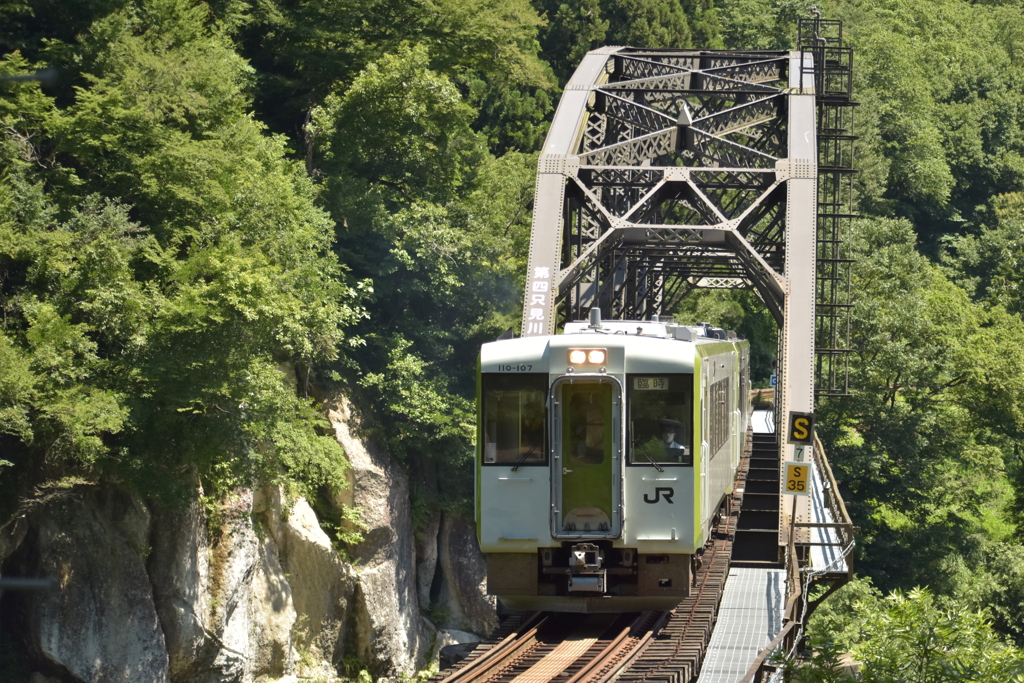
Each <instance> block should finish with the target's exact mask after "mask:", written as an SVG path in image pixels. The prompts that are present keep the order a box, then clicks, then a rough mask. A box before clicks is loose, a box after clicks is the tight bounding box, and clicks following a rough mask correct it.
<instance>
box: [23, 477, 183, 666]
mask: <svg viewBox="0 0 1024 683" xmlns="http://www.w3.org/2000/svg"><path fill="white" fill-rule="evenodd" d="M32 521H33V522H34V523H33V524H31V527H30V529H29V532H28V535H27V537H26V539H25V541H24V543H23V544H22V547H21V548H20V549H19V551H18V552H17V553H16V554H15V556H14V557H13V558H12V560H13V564H14V566H13V567H12V569H13V570H14V571H12V572H9V573H12V574H16V575H17V574H20V575H23V576H49V577H53V578H55V579H56V580H57V583H58V589H57V590H55V591H48V592H41V593H38V594H36V595H33V596H25V597H24V598H23V599H22V601H21V605H22V610H23V612H22V613H23V618H24V621H25V624H26V626H27V629H26V631H25V633H24V634H23V635H24V637H25V638H26V640H27V643H26V645H27V646H28V648H29V650H30V651H31V652H34V653H35V654H36V656H37V657H38V658H39V660H40V661H41V662H47V663H48V665H49V667H50V668H52V669H53V670H54V671H60V672H63V673H65V674H66V675H67V676H70V677H73V678H74V679H75V680H80V681H90V682H95V683H114V682H121V681H123V682H124V683H134V682H135V681H147V682H152V683H164V682H165V681H168V680H169V676H168V660H167V650H166V647H165V643H164V634H163V631H162V630H161V628H160V620H159V619H158V617H157V612H156V607H155V606H154V604H153V593H152V589H151V588H150V584H149V577H148V575H147V574H146V568H145V565H144V563H143V560H142V556H143V555H145V554H146V553H147V552H148V532H149V522H150V519H149V513H148V511H147V510H146V508H145V507H144V506H143V505H142V504H141V503H139V502H138V501H137V500H135V499H133V498H132V497H131V496H129V495H127V494H124V493H121V492H118V491H90V492H88V493H85V494H83V495H80V496H79V495H76V496H68V497H65V498H63V499H61V500H59V501H57V502H54V503H51V504H50V505H48V506H47V510H46V514H45V515H36V516H35V517H34V519H33V520H32Z"/></svg>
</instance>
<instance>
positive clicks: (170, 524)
mask: <svg viewBox="0 0 1024 683" xmlns="http://www.w3.org/2000/svg"><path fill="white" fill-rule="evenodd" d="M153 522H154V523H153V534H152V537H151V538H152V543H153V551H152V553H150V556H149V561H148V563H147V569H148V570H149V578H150V582H151V583H152V585H153V598H154V601H155V603H156V609H157V614H158V615H159V616H160V624H161V626H162V628H163V632H164V640H165V642H166V645H167V658H168V664H169V667H170V676H171V680H172V681H175V683H185V682H187V681H199V680H203V676H204V672H205V671H206V669H207V668H208V666H209V664H210V663H211V662H212V661H213V659H214V658H215V657H216V654H217V652H216V651H217V649H218V648H219V647H220V643H219V642H218V640H219V639H218V638H217V636H216V635H215V634H214V633H213V632H212V630H211V628H210V624H209V618H210V594H209V585H210V547H209V540H208V537H207V532H206V522H207V519H206V514H205V510H204V508H203V507H202V506H201V505H200V504H199V503H198V502H193V503H192V504H191V505H189V506H188V507H185V508H181V509H177V508H171V509H164V508H161V507H155V508H154V514H153Z"/></svg>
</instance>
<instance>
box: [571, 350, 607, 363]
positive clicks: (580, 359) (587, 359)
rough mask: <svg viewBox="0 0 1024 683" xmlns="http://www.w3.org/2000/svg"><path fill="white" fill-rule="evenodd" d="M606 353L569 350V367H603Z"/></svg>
mask: <svg viewBox="0 0 1024 683" xmlns="http://www.w3.org/2000/svg"><path fill="white" fill-rule="evenodd" d="M607 359H608V352H607V351H605V350H604V349H570V350H569V364H570V365H604V364H605V361H606V360H607Z"/></svg>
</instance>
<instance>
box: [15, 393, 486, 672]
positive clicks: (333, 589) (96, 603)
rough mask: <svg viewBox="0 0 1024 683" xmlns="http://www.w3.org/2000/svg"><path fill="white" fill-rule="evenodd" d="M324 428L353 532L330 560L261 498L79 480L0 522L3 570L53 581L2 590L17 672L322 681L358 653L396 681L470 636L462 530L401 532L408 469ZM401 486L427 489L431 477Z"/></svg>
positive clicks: (479, 568)
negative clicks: (332, 442)
mask: <svg viewBox="0 0 1024 683" xmlns="http://www.w3.org/2000/svg"><path fill="white" fill-rule="evenodd" d="M330 418H331V421H332V423H333V426H334V428H335V431H336V434H337V438H338V440H339V441H340V442H341V444H342V445H343V447H344V448H345V450H346V454H347V456H348V458H349V460H350V462H351V465H352V467H351V471H350V473H349V480H350V487H349V489H348V491H346V492H344V494H343V495H342V496H340V497H339V500H338V501H336V504H337V505H348V506H351V507H355V508H357V509H358V510H360V511H361V514H362V520H363V522H364V523H365V530H364V532H363V536H364V539H363V541H362V542H361V543H359V544H357V545H355V546H353V547H349V548H347V549H346V553H345V556H344V558H343V556H341V555H339V553H338V552H337V550H336V548H335V547H334V544H333V543H332V539H331V538H330V537H329V536H328V534H326V533H325V532H324V530H323V529H321V527H320V524H319V522H318V520H317V517H316V514H315V513H314V511H313V508H312V507H311V506H310V505H309V504H308V503H307V501H305V500H304V499H302V498H296V499H289V498H288V497H286V496H284V495H283V494H282V492H281V490H279V489H276V488H268V489H264V490H261V491H259V492H255V493H254V492H252V491H249V490H246V489H239V490H237V491H235V492H234V493H233V494H232V495H230V496H228V497H227V498H226V499H225V500H222V501H221V502H220V504H219V505H217V506H215V507H207V506H208V503H201V502H198V501H199V500H201V492H197V493H199V494H200V496H197V498H196V501H195V502H193V503H192V504H191V505H185V506H183V507H172V506H167V505H163V504H157V503H144V502H142V501H141V500H140V499H138V498H137V497H136V496H133V495H131V494H129V493H127V492H125V491H122V490H119V489H116V488H111V487H107V488H101V487H91V486H84V487H83V486H79V487H77V488H75V489H73V490H71V491H61V492H59V493H58V494H55V495H52V496H50V497H47V498H46V499H43V500H39V501H37V502H36V503H35V505H34V507H33V508H31V510H30V511H29V512H28V513H27V514H26V515H25V516H24V517H23V518H21V519H18V520H17V521H15V522H12V523H10V524H8V525H7V527H5V528H4V529H0V562H2V563H3V564H2V573H3V574H5V575H8V576H19V575H20V576H53V577H55V578H56V579H57V580H58V582H59V586H60V587H59V590H57V591H54V592H51V593H46V594H32V595H12V594H8V595H5V596H3V601H4V602H3V610H4V615H5V623H4V624H0V628H4V629H5V631H6V636H5V637H11V636H12V635H13V636H14V637H16V638H21V639H22V640H24V642H25V644H26V650H25V651H26V652H29V653H30V654H29V656H28V657H27V660H26V661H25V662H23V664H24V667H28V668H27V670H28V671H35V672H36V673H35V674H33V675H34V676H35V678H37V679H39V680H46V679H47V677H50V678H55V679H57V680H60V681H62V682H63V683H68V682H70V681H89V682H92V681H97V682H101V683H105V682H106V681H125V682H127V681H133V682H134V681H145V682H147V683H163V682H165V681H166V682H167V683H221V682H223V683H227V682H229V681H230V682H238V683H251V682H255V681H257V680H259V681H264V680H273V679H279V678H282V677H292V678H294V677H295V676H299V677H314V678H317V679H321V680H336V679H335V670H336V668H337V667H338V666H339V665H340V664H341V663H342V662H345V663H346V666H347V667H349V666H350V664H351V662H352V661H353V660H357V661H358V662H359V666H360V667H361V668H366V669H368V670H369V672H370V673H371V675H373V676H374V677H375V678H381V677H387V678H391V679H398V678H401V677H403V676H409V675H411V674H413V673H415V672H416V671H417V670H420V669H422V668H424V667H425V666H426V665H427V664H428V663H429V661H430V659H431V657H432V656H433V657H436V656H437V649H438V648H439V647H441V646H442V645H445V644H449V643H456V642H467V641H472V640H474V639H476V638H478V636H479V635H486V634H487V633H488V632H489V631H490V630H491V628H492V627H493V626H494V624H495V622H496V620H495V617H494V602H493V600H489V599H488V598H487V597H486V596H484V595H483V586H484V573H483V569H484V563H483V557H482V555H481V554H480V553H479V550H478V549H477V547H476V540H475V534H474V532H473V526H472V524H471V523H469V522H466V521H458V520H456V519H454V518H451V519H448V518H447V517H445V518H444V519H442V514H441V512H440V511H431V512H430V513H428V514H427V515H426V519H425V520H421V522H420V534H419V537H418V538H414V534H413V523H412V512H411V504H410V486H411V483H410V475H409V474H408V473H407V471H406V470H405V469H404V468H403V467H401V466H399V465H397V464H396V463H394V462H393V461H392V460H391V459H390V458H389V457H388V455H387V454H386V453H385V452H384V451H382V450H378V449H375V448H374V447H373V445H372V443H370V442H369V441H366V440H365V439H364V437H363V436H362V435H361V433H360V431H359V430H360V427H359V423H358V420H357V419H356V416H355V414H354V413H353V411H352V408H351V405H350V404H349V403H348V402H347V401H345V400H344V399H342V400H340V401H339V402H338V403H337V404H336V405H335V406H334V407H333V408H332V410H331V412H330ZM412 476H413V477H417V478H415V479H414V480H413V481H414V482H415V484H416V486H417V492H418V493H419V492H420V490H421V489H423V490H426V491H427V493H428V495H429V494H430V492H431V490H432V491H433V492H434V493H436V486H437V482H436V476H437V475H436V473H434V472H432V471H426V470H425V471H423V472H419V471H417V472H415V473H414V474H413V475H412ZM421 479H422V480H423V481H421ZM431 486H433V487H434V489H430V488H429V487H431ZM349 560H351V563H350V562H349ZM467 593H468V594H467ZM421 607H423V608H432V609H433V610H434V611H433V614H434V618H435V619H438V620H439V621H444V620H443V619H442V617H441V615H448V618H447V620H446V621H444V623H443V624H442V625H443V626H445V627H446V628H448V629H450V630H446V631H442V632H440V633H438V631H437V629H436V628H435V626H434V625H433V624H431V623H430V622H429V621H428V620H427V619H425V618H424V617H423V616H421ZM8 615H12V616H11V617H8ZM15 622H16V623H17V627H16V630H17V633H15V632H14V630H12V629H15V627H13V626H12V625H11V624H12V623H15ZM452 629H454V630H452ZM462 631H467V632H472V633H463V632H462ZM474 634H475V635H474ZM346 673H347V674H349V675H354V674H356V673H357V672H356V671H353V670H351V668H349V670H348V671H347V672H346Z"/></svg>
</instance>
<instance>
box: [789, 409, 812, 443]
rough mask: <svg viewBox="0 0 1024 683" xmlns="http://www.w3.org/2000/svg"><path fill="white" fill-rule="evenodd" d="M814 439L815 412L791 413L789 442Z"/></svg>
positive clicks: (804, 441)
mask: <svg viewBox="0 0 1024 683" xmlns="http://www.w3.org/2000/svg"><path fill="white" fill-rule="evenodd" d="M812 441H814V413H790V414H789V443H805V444H806V443H811V442H812Z"/></svg>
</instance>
